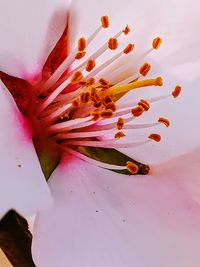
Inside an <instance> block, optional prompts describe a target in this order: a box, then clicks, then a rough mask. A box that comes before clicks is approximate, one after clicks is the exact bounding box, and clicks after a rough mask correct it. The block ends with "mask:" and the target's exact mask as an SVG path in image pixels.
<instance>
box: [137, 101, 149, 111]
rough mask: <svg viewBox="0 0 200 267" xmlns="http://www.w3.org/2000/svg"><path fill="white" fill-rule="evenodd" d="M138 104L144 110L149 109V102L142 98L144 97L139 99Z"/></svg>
mask: <svg viewBox="0 0 200 267" xmlns="http://www.w3.org/2000/svg"><path fill="white" fill-rule="evenodd" d="M138 105H139V106H141V107H143V109H144V110H145V111H147V110H149V108H150V105H149V103H148V102H147V101H146V100H144V99H141V100H140V101H139V102H138Z"/></svg>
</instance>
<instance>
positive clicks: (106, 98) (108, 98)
mask: <svg viewBox="0 0 200 267" xmlns="http://www.w3.org/2000/svg"><path fill="white" fill-rule="evenodd" d="M111 102H112V96H111V95H107V96H106V97H105V98H104V99H103V104H104V106H106V105H107V104H108V103H111Z"/></svg>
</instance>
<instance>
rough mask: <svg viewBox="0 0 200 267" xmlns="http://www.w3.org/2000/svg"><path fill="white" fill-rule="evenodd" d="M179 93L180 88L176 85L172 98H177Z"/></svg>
mask: <svg viewBox="0 0 200 267" xmlns="http://www.w3.org/2000/svg"><path fill="white" fill-rule="evenodd" d="M180 92H181V87H180V86H179V85H177V86H176V87H175V88H174V90H173V91H172V95H173V97H174V98H176V97H178V96H179V95H180Z"/></svg>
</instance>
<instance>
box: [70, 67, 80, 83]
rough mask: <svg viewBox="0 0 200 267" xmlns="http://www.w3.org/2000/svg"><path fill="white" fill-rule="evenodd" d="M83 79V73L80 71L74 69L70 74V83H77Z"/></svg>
mask: <svg viewBox="0 0 200 267" xmlns="http://www.w3.org/2000/svg"><path fill="white" fill-rule="evenodd" d="M82 79H83V74H82V72H81V71H79V70H78V71H76V72H74V73H73V74H72V77H71V83H78V82H80V81H81V80H82Z"/></svg>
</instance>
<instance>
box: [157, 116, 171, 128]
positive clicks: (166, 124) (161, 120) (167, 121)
mask: <svg viewBox="0 0 200 267" xmlns="http://www.w3.org/2000/svg"><path fill="white" fill-rule="evenodd" d="M158 122H160V123H163V124H164V125H165V126H166V127H169V126H170V121H169V120H168V119H166V118H159V119H158Z"/></svg>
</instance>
